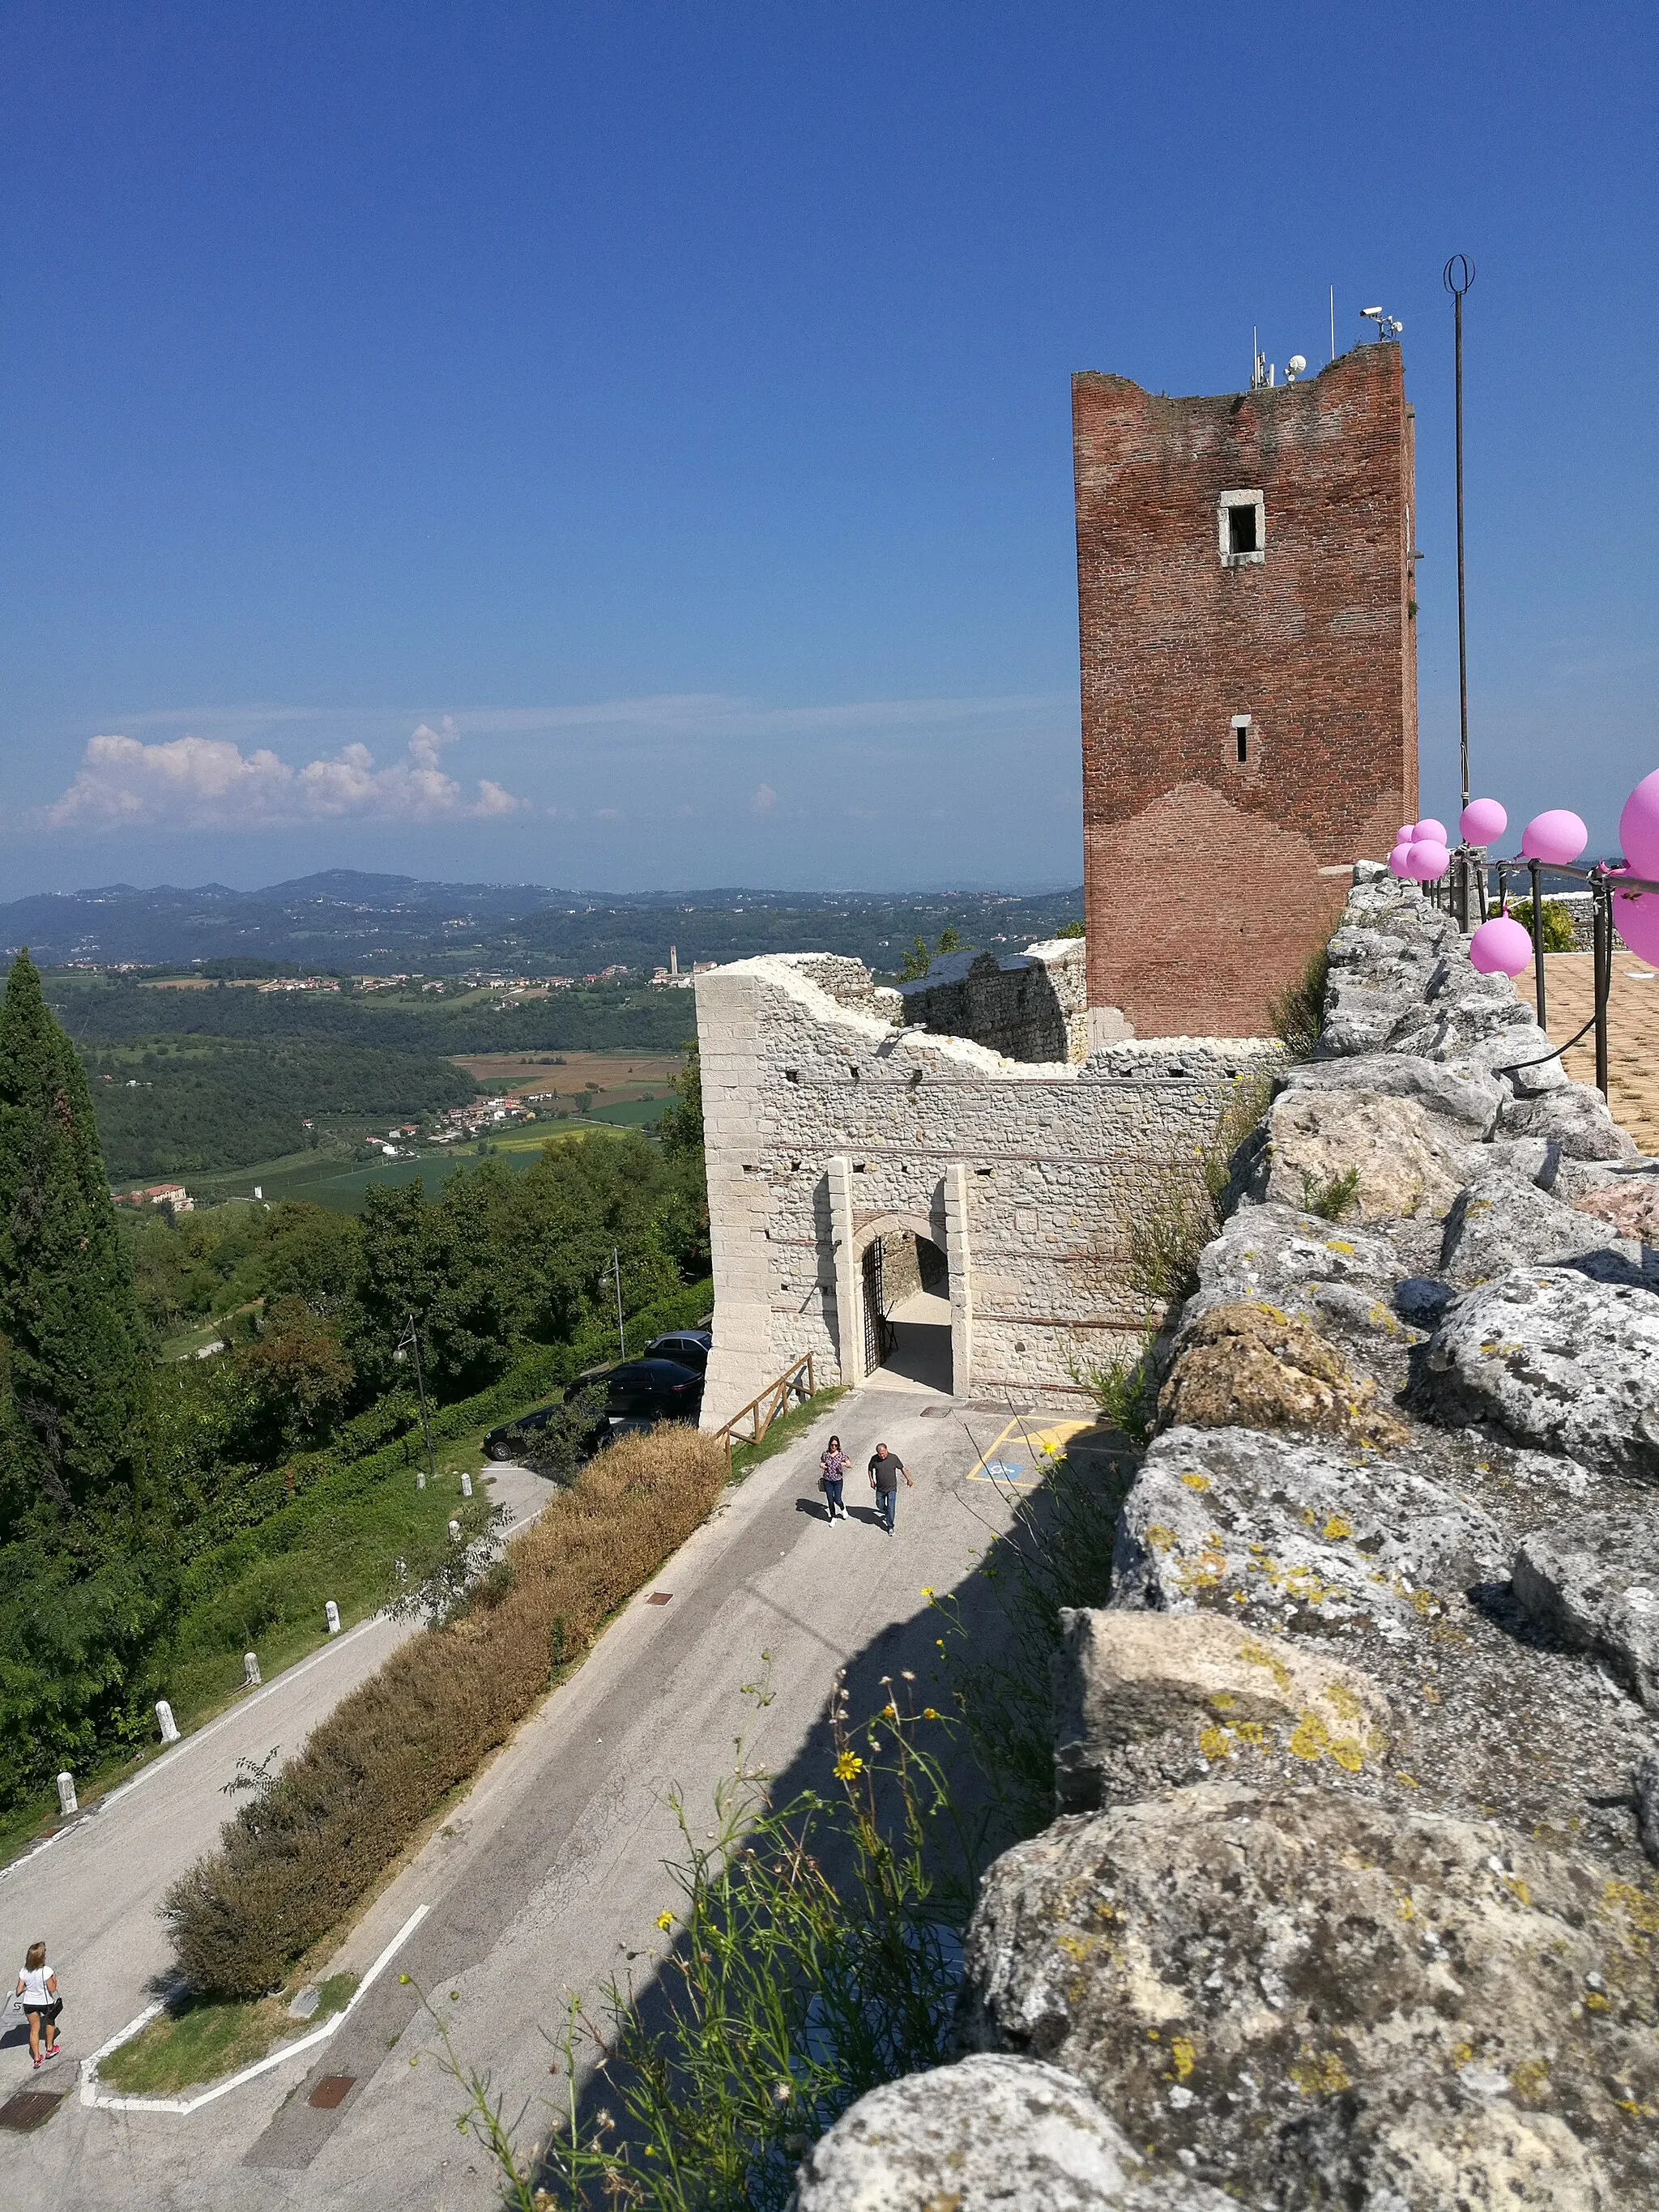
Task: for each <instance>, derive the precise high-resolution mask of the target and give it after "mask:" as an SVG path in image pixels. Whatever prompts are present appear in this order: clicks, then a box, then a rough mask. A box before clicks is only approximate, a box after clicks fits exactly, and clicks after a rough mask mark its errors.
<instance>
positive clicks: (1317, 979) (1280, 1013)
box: [1267, 945, 1331, 1060]
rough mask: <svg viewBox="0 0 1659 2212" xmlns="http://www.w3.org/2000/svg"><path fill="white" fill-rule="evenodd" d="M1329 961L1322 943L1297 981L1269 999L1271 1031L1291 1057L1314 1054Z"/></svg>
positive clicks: (1295, 1058)
mask: <svg viewBox="0 0 1659 2212" xmlns="http://www.w3.org/2000/svg"><path fill="white" fill-rule="evenodd" d="M1330 965H1331V962H1330V955H1329V953H1328V951H1327V950H1326V948H1325V947H1324V946H1323V945H1321V946H1320V948H1319V950H1318V951H1317V952H1316V953H1315V954H1314V956H1313V957H1312V959H1311V960H1310V961H1309V963H1308V964H1307V966H1306V967H1305V968H1304V969H1303V971H1302V973H1301V975H1300V976H1298V978H1297V981H1295V982H1294V983H1292V984H1291V986H1290V987H1289V988H1288V989H1286V990H1284V991H1281V992H1280V993H1279V995H1278V997H1277V998H1275V999H1273V1000H1269V1002H1268V1006H1267V1017H1268V1019H1269V1020H1270V1021H1271V1022H1272V1023H1273V1035H1274V1036H1276V1037H1279V1038H1280V1039H1281V1040H1282V1041H1283V1042H1284V1043H1285V1046H1286V1047H1287V1048H1288V1049H1289V1052H1290V1054H1291V1059H1292V1060H1311V1059H1312V1058H1313V1050H1314V1047H1315V1046H1316V1044H1317V1043H1318V1042H1319V1029H1320V1024H1321V1023H1322V1021H1323V1020H1324V1018H1325V982H1326V979H1327V977H1328V975H1329V973H1330Z"/></svg>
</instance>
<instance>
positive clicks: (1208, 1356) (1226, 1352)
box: [1158, 1206, 1566, 1445]
mask: <svg viewBox="0 0 1659 2212" xmlns="http://www.w3.org/2000/svg"><path fill="white" fill-rule="evenodd" d="M1561 1211H1562V1212H1565V1211H1566V1208H1565V1206H1564V1207H1563V1208H1561ZM1158 1419H1159V1421H1160V1423H1161V1424H1162V1425H1164V1426H1165V1427H1169V1426H1170V1425H1174V1424H1176V1423H1185V1424H1187V1425H1188V1426H1191V1427H1195V1428H1206V1429H1219V1428H1234V1427H1241V1428H1251V1429H1312V1430H1316V1431H1322V1432H1323V1433H1324V1434H1326V1435H1328V1436H1337V1437H1349V1438H1351V1439H1352V1441H1353V1442H1354V1443H1368V1444H1380V1445H1388V1444H1394V1443H1404V1442H1405V1440H1406V1437H1407V1430H1406V1427H1405V1425H1404V1424H1403V1423H1402V1422H1400V1421H1397V1420H1396V1419H1395V1418H1394V1416H1393V1415H1392V1414H1391V1413H1389V1412H1388V1411H1387V1410H1386V1408H1385V1407H1382V1406H1379V1405H1378V1404H1377V1402H1376V1383H1374V1382H1373V1381H1372V1380H1371V1378H1370V1376H1364V1377H1363V1378H1362V1377H1360V1376H1355V1375H1352V1374H1351V1373H1350V1372H1349V1370H1348V1368H1347V1366H1346V1364H1345V1363H1344V1361H1343V1358H1342V1357H1341V1354H1340V1352H1338V1351H1337V1350H1336V1348H1335V1346H1334V1345H1331V1344H1328V1343H1327V1342H1326V1341H1325V1340H1324V1338H1323V1337H1322V1336H1321V1335H1320V1334H1318V1332H1317V1330H1316V1329H1315V1328H1312V1327H1310V1324H1309V1323H1308V1322H1306V1321H1304V1319H1303V1318H1302V1317H1301V1316H1299V1315H1294V1314H1285V1313H1282V1312H1280V1311H1279V1310H1278V1309H1277V1308H1276V1307H1273V1306H1267V1305H1262V1304H1254V1303H1243V1304H1237V1305H1227V1306H1212V1308H1211V1309H1210V1310H1209V1311H1208V1312H1207V1313H1205V1314H1202V1315H1200V1317H1199V1318H1198V1320H1197V1321H1196V1322H1194V1324H1193V1325H1192V1327H1191V1328H1186V1329H1183V1331H1182V1340H1181V1346H1180V1349H1179V1351H1178V1352H1177V1353H1176V1359H1175V1364H1174V1365H1173V1367H1172V1368H1171V1369H1170V1376H1169V1379H1168V1381H1167V1382H1166V1383H1164V1388H1163V1389H1162V1390H1161V1391H1160V1392H1159V1394H1158Z"/></svg>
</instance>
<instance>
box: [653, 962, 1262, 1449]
mask: <svg viewBox="0 0 1659 2212" xmlns="http://www.w3.org/2000/svg"><path fill="white" fill-rule="evenodd" d="M846 964H847V965H848V966H851V965H854V964H855V963H846ZM817 972H819V973H823V972H826V971H823V970H818V971H817ZM831 980H833V981H836V984H837V994H836V997H834V998H832V997H831V996H830V995H829V993H828V992H827V991H825V990H824V989H823V988H822V987H820V985H819V983H818V982H817V981H815V980H814V963H813V962H812V961H811V959H810V958H799V957H791V956H787V955H769V956H766V957H762V958H758V959H753V960H744V961H738V962H735V963H732V965H730V966H727V967H723V968H718V969H714V970H713V971H712V972H711V973H709V974H707V975H701V976H699V977H698V979H697V986H696V991H697V1033H698V1039H699V1042H700V1045H701V1048H702V1082H703V1114H704V1127H705V1141H706V1146H707V1158H708V1203H709V1217H710V1238H711V1243H712V1245H713V1249H714V1355H713V1358H712V1359H711V1361H710V1364H709V1369H708V1383H707V1386H706V1389H705V1393H704V1400H703V1420H704V1425H706V1426H708V1427H709V1428H714V1427H716V1426H718V1425H720V1423H721V1422H723V1421H725V1420H726V1419H729V1418H730V1417H731V1416H732V1413H735V1412H736V1411H737V1409H738V1407H740V1406H742V1405H743V1404H744V1403H745V1402H746V1401H748V1400H749V1399H750V1398H751V1397H753V1396H754V1395H755V1394H756V1392H757V1391H758V1390H759V1389H762V1388H763V1385H764V1384H766V1383H769V1382H770V1381H771V1380H772V1379H773V1378H774V1377H775V1376H777V1375H778V1374H779V1373H780V1372H781V1370H782V1369H783V1368H784V1367H785V1366H786V1365H787V1363H788V1362H789V1361H790V1360H791V1359H793V1358H798V1357H799V1355H800V1354H801V1353H803V1352H808V1351H811V1352H814V1353H815V1354H816V1355H817V1358H818V1360H819V1362H820V1372H821V1373H822V1374H823V1375H824V1376H828V1377H829V1379H831V1380H833V1379H835V1378H836V1377H837V1376H841V1377H842V1378H843V1379H845V1380H847V1381H848V1382H856V1381H860V1380H862V1379H863V1377H862V1367H863V1326H862V1316H861V1314H860V1313H859V1312H858V1311H857V1310H855V1309H856V1303H857V1299H858V1297H859V1296H860V1295H861V1293H860V1291H859V1290H858V1287H857V1285H858V1277H859V1272H860V1271H859V1267H858V1264H857V1263H858V1257H859V1254H860V1250H861V1248H862V1245H863V1244H864V1243H866V1242H867V1241H868V1239H869V1238H870V1237H872V1236H875V1235H880V1234H883V1233H884V1232H885V1231H894V1230H904V1229H908V1230H911V1231H914V1232H915V1233H916V1234H918V1235H921V1236H922V1237H928V1238H930V1239H931V1240H932V1242H933V1243H935V1244H937V1245H938V1246H939V1249H940V1250H941V1251H943V1252H944V1253H945V1256H946V1260H947V1262H948V1264H949V1267H950V1284H949V1295H950V1297H951V1308H952V1338H953V1349H954V1354H955V1360H956V1372H955V1374H954V1376H953V1387H954V1389H955V1391H956V1393H957V1395H986V1394H994V1395H1003V1396H1006V1398H1008V1399H1009V1400H1010V1401H1013V1402H1018V1403H1029V1402H1030V1399H1031V1398H1032V1396H1033V1395H1034V1394H1036V1393H1037V1392H1044V1393H1053V1392H1055V1391H1060V1392H1066V1393H1071V1394H1075V1395H1079V1396H1080V1395H1082V1394H1081V1393H1080V1392H1079V1390H1078V1388H1077V1385H1076V1383H1075V1381H1074V1378H1073V1375H1072V1373H1071V1365H1072V1363H1073V1361H1074V1360H1077V1361H1081V1362H1088V1361H1098V1360H1100V1359H1101V1358H1103V1357H1105V1358H1110V1357H1113V1356H1115V1353H1116V1352H1119V1351H1121V1349H1123V1348H1124V1347H1125V1346H1126V1345H1127V1344H1129V1343H1131V1342H1133V1339H1134V1337H1135V1335H1136V1334H1137V1333H1138V1331H1139V1327H1140V1325H1141V1323H1142V1321H1143V1319H1144V1316H1143V1315H1142V1314H1141V1312H1140V1310H1139V1306H1138V1304H1136V1302H1135V1301H1134V1299H1133V1296H1132V1294H1131V1293H1130V1292H1129V1291H1127V1288H1126V1287H1125V1272H1126V1270H1125V1261H1126V1257H1127V1231H1128V1225H1129V1223H1130V1222H1131V1220H1132V1219H1133V1218H1134V1216H1135V1215H1136V1214H1137V1213H1138V1212H1142V1211H1143V1210H1144V1209H1145V1207H1146V1203H1147V1201H1148V1200H1149V1199H1150V1198H1151V1197H1152V1195H1153V1194H1155V1193H1156V1192H1157V1191H1158V1189H1159V1188H1160V1187H1161V1186H1162V1185H1163V1184H1164V1182H1165V1180H1166V1178H1167V1176H1168V1173H1169V1171H1170V1165H1171V1164H1172V1163H1176V1162H1183V1163H1184V1162H1189V1161H1190V1160H1191V1158H1192V1156H1193V1152H1194V1147H1195V1146H1197V1145H1199V1144H1200V1143H1201V1142H1202V1141H1203V1140H1204V1139H1206V1137H1207V1136H1208V1134H1209V1133H1210V1132H1211V1131H1212V1129H1213V1127H1214V1126H1215V1123H1216V1120H1217V1117H1218V1115H1219V1113H1220V1111H1221V1109H1222V1106H1223V1104H1224V1103H1225V1101H1226V1099H1227V1098H1228V1097H1229V1096H1230V1093H1231V1087H1232V1085H1234V1084H1235V1083H1236V1082H1237V1080H1239V1079H1241V1078H1243V1077H1246V1076H1248V1075H1249V1074H1250V1073H1253V1072H1255V1070H1257V1069H1258V1068H1260V1067H1261V1065H1262V1064H1263V1060H1264V1057H1265V1056H1267V1048H1263V1047H1262V1046H1261V1045H1260V1044H1253V1043H1249V1042H1243V1043H1240V1042H1228V1041H1226V1040H1221V1041H1217V1040H1215V1039H1191V1038H1179V1039H1171V1040H1168V1041H1166V1042H1160V1043H1156V1044H1139V1043H1134V1042H1124V1043H1118V1044H1115V1045H1113V1046H1112V1047H1110V1048H1109V1049H1108V1050H1105V1051H1103V1052H1101V1053H1098V1054H1096V1055H1095V1057H1094V1058H1093V1059H1091V1060H1090V1061H1089V1062H1088V1063H1087V1064H1086V1065H1085V1066H1077V1065H1075V1064H1070V1063H1066V1062H1047V1063H1044V1062H1033V1061H1018V1060H1006V1059H1004V1058H1002V1057H1001V1056H1000V1054H996V1053H994V1052H990V1051H988V1050H987V1049H986V1048H984V1047H982V1046H981V1045H977V1044H974V1043H972V1042H968V1041H966V1040H964V1039H962V1038H957V1037H941V1036H934V1035H933V1034H932V1032H931V1031H924V1030H896V1029H895V1028H894V1027H893V1026H892V1024H891V1022H890V1019H888V1018H885V1016H884V1014H883V1013H882V1012H878V1011H870V1012H866V1011H865V1010H864V1006H863V1005H861V1004H860V995H861V994H860V992H859V991H858V989H857V987H856V979H855V978H853V977H851V976H848V975H846V974H844V973H842V972H840V971H836V972H834V973H833V974H832V975H831ZM866 1003H867V1004H869V1005H871V1006H878V1005H879V1003H880V1001H879V1000H876V999H874V998H872V999H870V1000H867V1001H866ZM843 1323H844V1324H845V1326H844V1327H843Z"/></svg>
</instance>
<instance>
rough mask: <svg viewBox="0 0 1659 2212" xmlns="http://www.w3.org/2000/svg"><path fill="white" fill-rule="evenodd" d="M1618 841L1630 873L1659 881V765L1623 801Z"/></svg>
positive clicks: (1651, 880)
mask: <svg viewBox="0 0 1659 2212" xmlns="http://www.w3.org/2000/svg"><path fill="white" fill-rule="evenodd" d="M1619 842H1620V845H1621V846H1622V847H1623V848H1624V854H1625V858H1626V860H1628V861H1629V862H1630V865H1631V871H1632V874H1634V875H1638V876H1645V877H1646V878H1648V880H1649V882H1650V883H1655V884H1659V768H1656V769H1655V770H1654V771H1653V774H1652V775H1644V777H1643V778H1642V781H1640V783H1638V785H1637V787H1636V788H1635V790H1634V791H1632V793H1631V795H1630V797H1629V798H1628V799H1626V801H1625V811H1624V812H1623V813H1622V814H1621V815H1620V817H1619ZM1644 957H1650V956H1647V955H1644Z"/></svg>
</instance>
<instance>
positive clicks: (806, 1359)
mask: <svg viewBox="0 0 1659 2212" xmlns="http://www.w3.org/2000/svg"><path fill="white" fill-rule="evenodd" d="M803 1376H805V1384H804V1385H803V1383H802V1379H801V1378H802V1377H803ZM813 1395H815V1386H814V1383H813V1380H812V1355H811V1352H803V1353H802V1354H801V1356H800V1358H799V1359H797V1360H796V1361H795V1362H794V1363H793V1365H791V1366H788V1367H786V1368H785V1369H784V1370H783V1372H782V1374H781V1375H780V1376H779V1377H778V1379H777V1381H776V1382H775V1383H768V1384H767V1386H766V1388H765V1389H763V1391H762V1392H761V1393H760V1395H759V1396H758V1397H754V1398H751V1399H750V1401H749V1403H748V1404H747V1405H746V1406H740V1407H738V1410H737V1412H736V1413H733V1414H732V1418H731V1419H730V1420H729V1421H728V1422H727V1423H726V1425H725V1427H724V1428H720V1429H716V1430H715V1431H714V1440H715V1442H716V1443H719V1442H720V1440H721V1438H722V1437H723V1438H724V1439H725V1443H726V1473H727V1474H730V1473H731V1471H732V1446H733V1445H734V1444H757V1443H759V1442H760V1440H761V1438H762V1437H763V1436H764V1435H765V1434H766V1431H768V1430H769V1428H770V1427H771V1425H772V1424H773V1422H774V1421H775V1420H776V1419H778V1418H779V1417H780V1415H781V1414H783V1413H787V1412H788V1411H789V1407H790V1403H791V1401H793V1402H794V1403H795V1404H796V1405H805V1402H806V1401H807V1400H808V1399H809V1398H811V1397H812V1396H813ZM743 1421H747V1422H749V1423H750V1433H749V1434H748V1435H747V1436H739V1435H738V1424H739V1423H740V1422H743Z"/></svg>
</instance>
